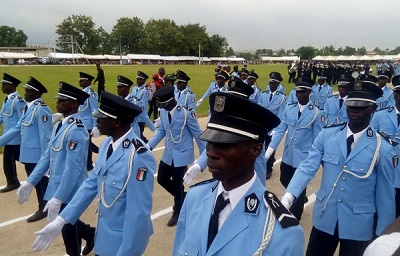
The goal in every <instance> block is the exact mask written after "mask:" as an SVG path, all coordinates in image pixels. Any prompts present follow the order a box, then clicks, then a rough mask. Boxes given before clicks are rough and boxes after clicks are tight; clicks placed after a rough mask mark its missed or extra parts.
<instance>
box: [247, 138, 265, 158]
mask: <svg viewBox="0 0 400 256" xmlns="http://www.w3.org/2000/svg"><path fill="white" fill-rule="evenodd" d="M262 147H263V144H262V143H260V142H251V145H250V152H249V155H250V158H251V159H252V160H256V159H257V157H258V156H259V155H260V154H261V152H262Z"/></svg>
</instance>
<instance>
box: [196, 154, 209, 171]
mask: <svg viewBox="0 0 400 256" xmlns="http://www.w3.org/2000/svg"><path fill="white" fill-rule="evenodd" d="M207 160H208V157H207V151H206V150H204V151H203V152H201V154H200V156H199V158H198V159H197V160H196V161H195V163H196V164H198V165H200V167H201V171H204V170H205V169H206V168H207Z"/></svg>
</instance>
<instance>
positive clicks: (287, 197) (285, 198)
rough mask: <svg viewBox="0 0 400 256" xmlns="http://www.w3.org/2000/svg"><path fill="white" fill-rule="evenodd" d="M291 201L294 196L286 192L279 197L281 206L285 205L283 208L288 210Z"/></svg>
mask: <svg viewBox="0 0 400 256" xmlns="http://www.w3.org/2000/svg"><path fill="white" fill-rule="evenodd" d="M293 201H294V196H293V195H292V194H290V193H288V192H286V193H285V194H284V195H283V197H282V199H281V202H282V204H283V206H285V208H286V209H288V210H289V209H290V206H292V204H293Z"/></svg>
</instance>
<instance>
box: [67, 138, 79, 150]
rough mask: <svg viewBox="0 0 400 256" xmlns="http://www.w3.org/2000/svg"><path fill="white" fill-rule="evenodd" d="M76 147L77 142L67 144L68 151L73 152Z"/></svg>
mask: <svg viewBox="0 0 400 256" xmlns="http://www.w3.org/2000/svg"><path fill="white" fill-rule="evenodd" d="M76 145H78V142H77V141H73V140H71V141H70V142H69V144H68V148H69V149H70V150H74V149H75V148H76Z"/></svg>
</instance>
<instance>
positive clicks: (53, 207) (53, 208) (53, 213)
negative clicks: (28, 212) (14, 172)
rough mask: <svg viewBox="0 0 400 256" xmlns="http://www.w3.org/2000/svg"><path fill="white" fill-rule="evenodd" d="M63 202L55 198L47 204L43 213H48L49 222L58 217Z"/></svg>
mask: <svg viewBox="0 0 400 256" xmlns="http://www.w3.org/2000/svg"><path fill="white" fill-rule="evenodd" d="M61 204H62V202H61V201H60V200H58V199H57V198H55V197H53V198H52V199H50V201H48V202H47V204H46V205H45V206H44V209H43V212H45V211H47V221H48V222H52V221H53V220H55V219H56V218H57V216H58V213H59V212H60V208H61Z"/></svg>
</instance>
